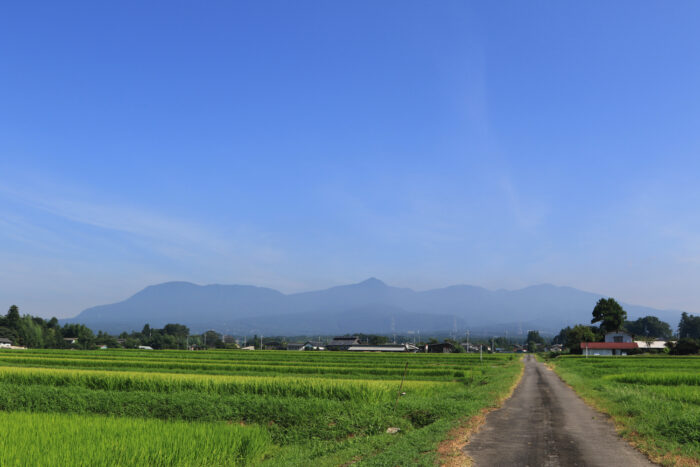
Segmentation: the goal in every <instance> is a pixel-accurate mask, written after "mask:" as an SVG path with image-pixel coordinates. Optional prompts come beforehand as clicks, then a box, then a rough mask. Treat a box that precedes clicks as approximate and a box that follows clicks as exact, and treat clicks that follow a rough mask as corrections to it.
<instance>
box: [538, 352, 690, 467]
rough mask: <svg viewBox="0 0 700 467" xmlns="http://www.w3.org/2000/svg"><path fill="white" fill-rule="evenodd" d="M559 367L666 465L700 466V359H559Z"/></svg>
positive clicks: (556, 363) (571, 382)
mask: <svg viewBox="0 0 700 467" xmlns="http://www.w3.org/2000/svg"><path fill="white" fill-rule="evenodd" d="M550 363H552V364H553V366H554V369H555V371H556V372H557V373H558V374H559V375H560V376H561V377H562V379H563V380H564V381H565V382H567V383H568V384H569V385H571V386H572V387H573V388H574V389H575V390H576V391H577V392H578V393H579V394H580V395H581V396H583V397H584V399H586V400H587V401H588V402H590V403H592V404H593V405H595V406H596V407H598V408H599V409H601V410H602V411H604V412H606V413H608V414H610V415H611V416H612V417H613V419H614V420H615V422H616V425H618V427H619V429H620V432H621V434H622V435H623V436H624V437H625V438H627V439H628V440H630V441H632V442H633V443H634V444H635V445H636V446H638V448H639V449H641V450H642V451H643V452H645V453H647V454H648V455H649V456H650V457H651V458H652V459H653V460H656V461H657V462H660V463H662V464H664V465H700V358H698V357H668V356H630V357H618V358H605V357H594V358H584V357H575V356H565V357H559V358H556V359H553V360H552V361H551V362H550Z"/></svg>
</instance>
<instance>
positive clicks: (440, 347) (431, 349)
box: [425, 342, 455, 353]
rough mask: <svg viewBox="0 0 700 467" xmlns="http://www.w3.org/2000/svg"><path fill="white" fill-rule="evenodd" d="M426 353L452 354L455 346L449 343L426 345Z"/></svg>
mask: <svg viewBox="0 0 700 467" xmlns="http://www.w3.org/2000/svg"><path fill="white" fill-rule="evenodd" d="M425 351H426V352H427V353H452V352H454V351H455V346H454V345H452V344H450V343H449V342H441V343H438V344H426V345H425Z"/></svg>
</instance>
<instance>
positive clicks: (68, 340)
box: [63, 337, 78, 345]
mask: <svg viewBox="0 0 700 467" xmlns="http://www.w3.org/2000/svg"><path fill="white" fill-rule="evenodd" d="M63 342H65V343H66V344H68V345H75V344H77V343H78V338H77V337H64V338H63Z"/></svg>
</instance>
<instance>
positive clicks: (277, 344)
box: [263, 342, 286, 350]
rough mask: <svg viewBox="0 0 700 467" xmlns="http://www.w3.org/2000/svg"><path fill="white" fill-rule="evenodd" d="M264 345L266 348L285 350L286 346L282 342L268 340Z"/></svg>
mask: <svg viewBox="0 0 700 467" xmlns="http://www.w3.org/2000/svg"><path fill="white" fill-rule="evenodd" d="M263 347H264V348H265V350H284V349H285V348H286V346H283V345H282V344H281V343H280V342H266V343H265V344H264V346H263Z"/></svg>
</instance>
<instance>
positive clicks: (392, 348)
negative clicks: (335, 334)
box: [348, 344, 418, 352]
mask: <svg viewBox="0 0 700 467" xmlns="http://www.w3.org/2000/svg"><path fill="white" fill-rule="evenodd" d="M348 351H350V352H418V347H416V346H415V345H413V344H381V345H364V344H363V345H351V346H350V347H349V348H348Z"/></svg>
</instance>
